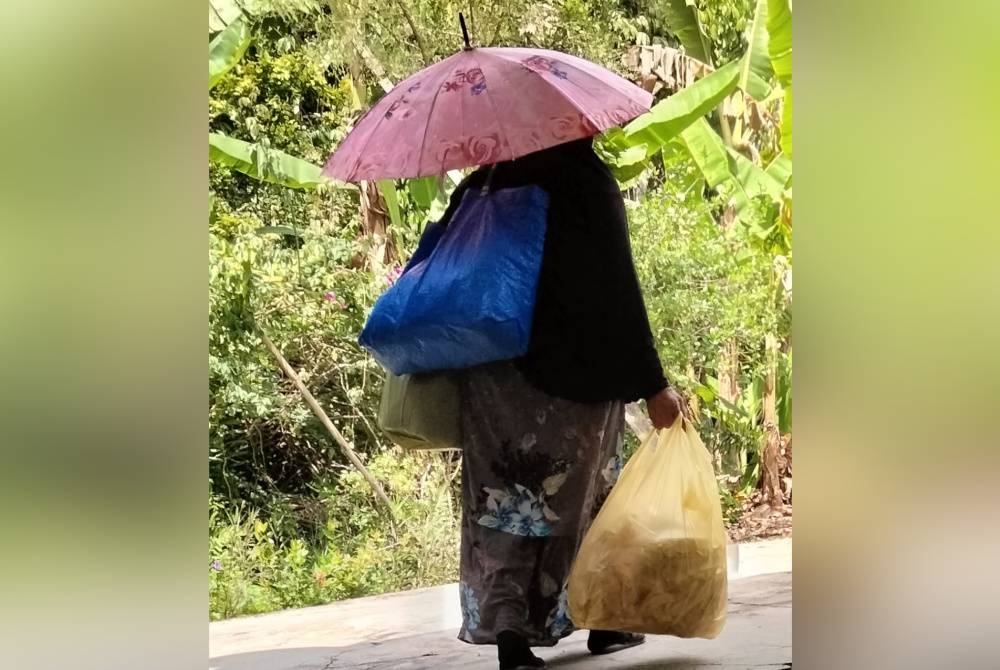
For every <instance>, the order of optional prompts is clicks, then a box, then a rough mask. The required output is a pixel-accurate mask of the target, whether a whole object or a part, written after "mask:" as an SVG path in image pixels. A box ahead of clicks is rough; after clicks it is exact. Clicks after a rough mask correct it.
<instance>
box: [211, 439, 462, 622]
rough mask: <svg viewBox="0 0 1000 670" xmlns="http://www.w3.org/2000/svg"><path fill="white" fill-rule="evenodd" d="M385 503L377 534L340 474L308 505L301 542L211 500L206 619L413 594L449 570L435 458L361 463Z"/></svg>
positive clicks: (357, 491) (451, 521)
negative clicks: (309, 529)
mask: <svg viewBox="0 0 1000 670" xmlns="http://www.w3.org/2000/svg"><path fill="white" fill-rule="evenodd" d="M369 467H370V468H371V470H372V472H373V473H374V474H375V476H376V477H378V478H379V479H380V480H381V481H382V482H384V483H385V484H386V488H387V492H388V494H389V495H390V497H391V498H392V500H393V501H394V513H395V515H396V519H397V528H398V530H397V534H396V535H395V536H391V535H390V534H389V533H388V532H387V531H386V525H385V521H384V517H381V516H380V515H379V514H378V512H377V510H376V509H375V507H374V503H373V501H372V496H371V492H370V490H369V489H368V487H367V484H366V483H365V482H364V481H363V479H362V478H361V476H360V475H358V474H357V473H355V472H353V471H349V472H345V473H344V474H342V475H341V476H340V477H339V478H338V479H337V480H336V481H335V482H333V483H331V485H330V486H329V488H328V489H327V490H325V491H322V492H321V493H320V494H319V496H318V498H317V499H316V500H315V503H314V505H313V508H314V514H315V515H316V516H317V519H316V523H315V525H316V527H317V529H318V530H317V532H316V533H315V535H314V537H312V538H310V539H309V541H305V540H303V539H302V538H301V537H298V536H296V535H294V534H289V533H287V532H285V531H283V530H282V529H281V528H280V527H275V526H274V524H273V523H271V522H269V521H268V520H265V519H263V518H261V516H260V515H259V514H258V513H257V512H256V511H254V510H253V509H252V508H247V507H246V506H244V505H240V504H236V505H234V504H232V503H226V502H223V501H220V500H214V501H213V503H212V504H211V506H210V509H209V556H210V558H209V560H210V564H209V613H210V617H211V618H212V619H221V618H226V617H232V616H238V615H242V614H256V613H260V612H268V611H271V610H275V609H281V608H286V607H300V606H304V605H316V604H322V603H327V602H330V601H332V600H340V599H343V598H353V597H359V596H365V595H373V594H379V593H385V592H389V591H398V590H404V589H410V588H419V587H423V586H431V585H436V584H441V583H445V582H448V581H453V580H455V579H456V578H457V576H458V575H457V571H458V565H457V560H458V545H457V540H458V521H457V514H456V508H455V504H456V503H455V498H454V495H455V491H454V482H453V478H454V475H455V469H456V465H455V464H454V463H452V462H451V461H450V460H449V457H447V456H444V455H441V454H403V453H402V452H400V451H398V450H391V451H386V452H383V453H381V454H379V455H378V456H376V457H375V458H374V459H373V460H372V461H371V462H370V464H369Z"/></svg>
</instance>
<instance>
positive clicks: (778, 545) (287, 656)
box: [209, 539, 792, 670]
mask: <svg viewBox="0 0 1000 670" xmlns="http://www.w3.org/2000/svg"><path fill="white" fill-rule="evenodd" d="M731 577H732V582H731V583H730V598H729V600H730V608H729V620H728V623H727V625H726V629H725V630H724V631H723V633H722V635H720V636H719V637H718V638H717V639H715V640H680V639H677V638H671V637H651V638H650V639H649V642H647V644H645V645H643V646H642V647H637V648H635V649H631V650H627V651H624V652H621V653H620V654H615V655H611V656H605V657H601V658H595V657H592V656H590V655H589V654H588V653H587V649H586V633H585V632H581V633H577V634H576V635H573V636H571V637H569V638H567V639H566V640H563V641H562V642H561V643H560V644H559V646H557V647H555V648H553V649H543V650H540V651H538V654H539V656H542V657H543V658H545V659H546V660H547V661H548V662H549V666H550V667H552V668H564V669H565V670H571V669H572V670H575V669H577V668H579V669H580V670H585V669H595V670H596V669H597V668H618V669H621V670H695V669H702V668H722V669H724V670H738V669H750V668H762V669H769V670H780V669H782V668H785V667H790V664H791V660H792V646H791V645H792V601H791V597H792V591H791V582H792V579H791V540H787V539H785V540H774V541H769V542H760V543H755V544H749V545H740V547H739V562H738V565H737V564H736V563H735V562H733V563H732V564H731ZM460 620H461V614H460V612H459V609H458V591H457V588H456V587H455V585H450V586H444V587H438V588H433V589H422V590H419V591H410V592H407V593H397V594H391V595H386V596H379V597H376V598H363V599H359V600H352V601H346V602H341V603H334V604H332V605H324V606H321V607H309V608H303V609H298V610H287V611H284V612H276V613H274V614H266V615H262V616H257V617H247V618H241V619H232V620H229V621H221V622H216V623H212V624H210V625H209V656H210V658H211V660H210V662H209V667H210V668H211V669H212V670H334V669H337V670H340V669H344V670H346V669H348V668H353V669H356V670H390V669H391V670H430V669H432V668H442V669H445V670H450V669H453V668H471V669H473V670H479V669H482V670H487V669H490V670H492V669H495V668H496V660H495V658H496V656H495V654H496V652H495V649H494V648H493V647H475V646H471V645H466V644H463V643H461V642H459V641H458V640H457V639H456V637H455V636H456V634H457V632H458V625H459V622H460Z"/></svg>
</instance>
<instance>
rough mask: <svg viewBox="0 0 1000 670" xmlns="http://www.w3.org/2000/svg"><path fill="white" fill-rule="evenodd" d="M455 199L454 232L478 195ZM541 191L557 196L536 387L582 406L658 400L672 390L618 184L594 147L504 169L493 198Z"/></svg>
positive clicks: (528, 369) (534, 339)
mask: <svg viewBox="0 0 1000 670" xmlns="http://www.w3.org/2000/svg"><path fill="white" fill-rule="evenodd" d="M488 172H489V168H481V169H479V170H477V171H476V172H474V173H473V174H471V175H470V176H469V177H468V178H466V180H465V181H464V182H463V183H462V184H461V185H460V186H459V187H458V188H457V189H456V190H455V192H454V193H453V194H452V196H451V203H450V205H449V207H448V210H447V211H446V212H445V215H444V217H443V219H442V223H445V224H447V222H448V221H449V220H450V218H451V216H452V215H453V214H454V211H455V209H456V208H457V207H458V203H459V202H460V201H461V198H462V196H463V195H464V193H465V191H466V190H467V189H469V188H481V187H482V185H483V183H484V182H485V180H486V177H487V173H488ZM528 184H534V185H537V186H540V187H542V188H544V189H545V190H546V191H547V192H548V194H549V212H548V227H547V232H546V237H545V251H544V255H543V259H542V268H541V275H540V277H539V284H538V293H537V298H536V302H535V314H534V321H533V324H532V333H531V341H530V344H529V348H528V352H527V354H526V355H525V356H524V357H523V358H520V359H518V360H517V361H516V364H517V366H518V368H519V369H520V370H521V372H522V373H523V374H524V375H525V377H526V378H527V379H528V381H529V382H530V383H532V384H533V385H534V386H536V387H537V388H539V389H541V390H542V391H544V392H545V393H548V394H549V395H553V396H557V397H561V398H566V399H568V400H573V401H576V402H601V401H609V400H622V401H625V402H631V401H634V400H638V399H640V398H649V397H651V396H653V395H655V394H656V393H657V392H659V391H660V390H662V389H663V388H664V387H666V386H667V380H666V378H665V377H664V374H663V368H662V367H661V364H660V359H659V356H658V355H657V352H656V348H655V346H654V343H653V336H652V334H651V332H650V327H649V319H648V317H647V315H646V307H645V304H644V302H643V298H642V293H641V291H640V288H639V281H638V278H637V277H636V272H635V266H634V264H633V261H632V248H631V243H630V241H629V235H628V222H627V219H626V216H625V205H624V202H623V201H622V197H621V192H620V190H619V188H618V183H617V182H616V181H615V179H614V177H613V176H612V175H611V172H610V171H609V170H608V168H607V166H605V165H604V163H603V162H602V161H601V159H600V158H599V157H598V156H597V155H596V154H595V153H594V151H593V147H592V144H591V141H590V140H589V139H585V140H579V141H575V142H570V143H568V144H563V145H560V146H557V147H553V148H551V149H546V150H544V151H540V152H537V153H534V154H530V155H528V156H525V157H523V158H519V159H517V160H515V161H510V162H506V163H500V164H498V165H497V166H496V168H495V170H494V172H493V176H492V178H491V182H490V188H491V190H497V189H502V188H509V187H516V186H525V185H528Z"/></svg>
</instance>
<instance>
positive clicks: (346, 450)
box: [260, 331, 395, 527]
mask: <svg viewBox="0 0 1000 670" xmlns="http://www.w3.org/2000/svg"><path fill="white" fill-rule="evenodd" d="M260 337H261V339H262V340H263V341H264V345H265V346H266V347H267V350H268V351H270V352H271V355H272V356H274V358H275V360H277V361H278V365H280V366H281V369H282V371H284V373H285V375H286V376H287V377H288V378H289V379H291V380H292V383H293V384H295V388H296V389H298V391H299V394H300V395H301V396H302V399H303V400H305V401H306V405H308V406H309V409H311V410H312V413H313V414H315V415H316V418H317V419H319V421H320V423H322V424H323V427H324V428H326V430H327V432H328V433H330V435H331V436H332V437H333V439H334V441H335V442H336V443H337V444H338V445H339V446H340V450H341V451H342V452H343V454H344V456H346V457H347V460H349V461H350V462H351V464H352V465H353V466H354V467H355V468H356V469H357V470H358V472H360V473H361V476H362V477H364V478H365V481H367V482H368V486H370V487H371V489H372V491H373V492H374V493H375V497H376V498H377V499H378V501H379V503H381V504H382V505H383V506H384V507H385V511H386V513H387V514H388V515H389V520H390V521H391V522H392V523H393V526H394V527H395V517H394V516H393V514H392V502H390V500H389V497H388V496H387V495H386V494H385V490H383V489H382V485H381V484H379V483H378V480H376V479H375V477H373V476H372V473H371V472H369V471H368V468H366V467H365V464H364V463H362V462H361V459H360V458H359V457H358V455H357V454H356V453H355V452H354V449H352V448H351V445H350V443H348V441H347V440H346V439H345V438H344V436H343V435H341V434H340V431H339V430H337V427H336V426H334V425H333V421H331V420H330V417H329V416H327V414H326V412H324V411H323V408H322V407H320V405H319V403H318V402H316V398H315V397H314V396H313V394H312V393H310V392H309V389H308V388H306V385H305V384H303V383H302V380H301V379H299V375H298V373H297V372H295V369H294V368H293V367H292V366H291V364H290V363H289V362H288V361H287V360H286V359H285V357H284V356H283V355H282V353H281V352H280V351H278V347H276V346H275V345H274V342H272V341H271V338H269V337H268V336H267V334H266V333H264V332H263V331H260Z"/></svg>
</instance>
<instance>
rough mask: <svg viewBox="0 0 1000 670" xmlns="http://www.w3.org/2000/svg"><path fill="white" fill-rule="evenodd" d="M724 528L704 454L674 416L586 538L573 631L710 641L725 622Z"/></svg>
mask: <svg viewBox="0 0 1000 670" xmlns="http://www.w3.org/2000/svg"><path fill="white" fill-rule="evenodd" d="M727 596H728V581H727V575H726V531H725V528H724V526H723V524H722V505H721V503H720V501H719V490H718V484H717V483H716V479H715V472H714V469H713V467H712V460H711V456H710V455H709V453H708V450H706V449H705V445H704V444H703V443H702V441H701V438H699V437H698V433H697V432H695V430H694V428H693V427H692V426H691V425H690V424H689V422H687V421H683V420H681V419H678V420H677V422H676V423H675V424H674V425H673V426H672V427H670V428H669V429H666V430H661V431H656V432H653V433H651V434H650V435H649V436H648V437H647V438H646V440H645V441H644V442H643V444H642V446H641V447H639V450H638V451H637V452H636V453H635V455H634V456H633V457H632V458H631V459H630V460H629V462H628V464H627V465H626V466H625V469H624V470H623V471H622V474H621V477H620V478H619V480H618V483H617V484H616V485H615V487H614V489H612V491H611V494H610V495H609V496H608V499H607V501H606V502H605V503H604V507H603V508H602V509H601V512H600V513H599V514H598V515H597V518H596V519H595V520H594V523H593V525H592V526H591V528H590V530H589V531H588V532H587V535H586V536H585V537H584V540H583V544H582V545H581V547H580V552H579V554H578V555H577V558H576V561H575V563H574V565H573V570H572V572H571V574H570V579H569V592H568V597H569V614H570V618H571V619H572V621H573V624H574V625H575V626H576V627H577V628H581V629H583V628H586V629H598V630H619V631H630V632H634V633H651V634H658V635H674V636H677V637H684V638H691V637H700V638H708V639H711V638H714V637H716V636H717V635H718V634H719V633H720V632H721V631H722V628H723V626H724V625H725V622H726V601H727Z"/></svg>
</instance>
